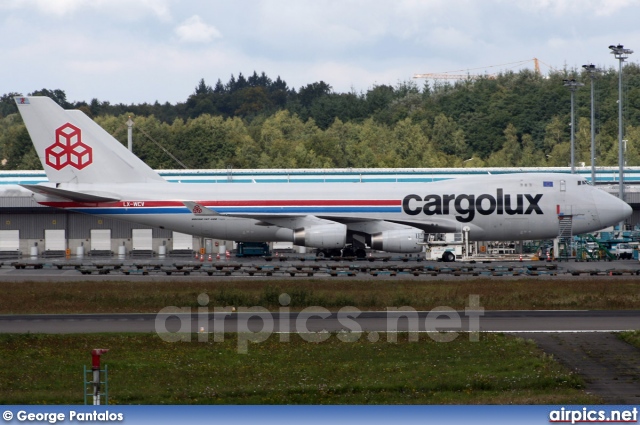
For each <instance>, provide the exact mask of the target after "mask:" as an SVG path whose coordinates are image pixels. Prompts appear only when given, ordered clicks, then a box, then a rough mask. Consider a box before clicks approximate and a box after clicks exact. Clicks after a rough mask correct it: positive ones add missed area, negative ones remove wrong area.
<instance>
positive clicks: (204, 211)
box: [182, 201, 220, 215]
mask: <svg viewBox="0 0 640 425" xmlns="http://www.w3.org/2000/svg"><path fill="white" fill-rule="evenodd" d="M182 203H183V204H184V206H185V207H187V208H189V211H191V212H192V213H193V214H194V215H220V214H219V213H218V212H217V211H214V210H212V209H211V208H207V207H205V206H204V205H201V204H198V203H197V202H192V201H183V202H182Z"/></svg>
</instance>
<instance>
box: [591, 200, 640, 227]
mask: <svg viewBox="0 0 640 425" xmlns="http://www.w3.org/2000/svg"><path fill="white" fill-rule="evenodd" d="M594 200H595V202H596V208H597V209H598V216H599V217H600V222H601V223H602V225H603V226H605V227H607V226H613V225H616V224H618V223H620V222H621V221H623V220H625V219H626V218H627V217H629V216H630V215H631V213H633V209H632V208H631V206H630V205H629V204H627V203H626V202H624V201H621V200H620V199H619V198H617V197H615V196H613V195H609V194H608V193H606V192H604V191H602V193H599V194H598V195H597V196H594Z"/></svg>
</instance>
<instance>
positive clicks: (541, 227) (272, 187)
mask: <svg viewBox="0 0 640 425" xmlns="http://www.w3.org/2000/svg"><path fill="white" fill-rule="evenodd" d="M58 187H59V188H62V189H68V190H72V191H75V192H82V193H91V194H98V195H115V197H117V198H119V199H121V201H118V202H106V203H91V204H88V203H74V202H69V201H53V200H52V199H50V198H49V199H41V200H40V201H41V203H43V204H44V205H49V206H53V207H58V208H65V209H70V210H74V211H77V212H81V213H87V214H94V215H98V216H103V217H110V218H116V219H122V220H126V221H130V222H135V223H140V224H145V225H149V226H154V227H161V228H166V229H170V230H174V231H178V232H182V233H188V234H192V235H197V236H203V237H210V238H216V239H222V240H242V241H291V240H292V238H293V236H292V235H293V231H294V229H292V228H289V227H286V226H283V225H282V222H281V220H280V221H279V222H278V225H274V224H273V220H272V219H274V218H277V217H283V218H290V217H303V216H313V217H318V218H321V219H325V220H335V221H336V222H340V223H344V224H346V225H347V228H350V227H351V226H352V225H355V223H361V222H363V221H375V220H384V221H387V222H392V223H399V224H404V225H408V226H412V227H415V228H417V229H420V230H423V231H427V232H436V231H437V232H453V231H460V230H462V229H463V228H464V227H466V226H468V227H469V228H470V231H469V238H470V240H523V239H547V238H554V237H557V236H558V228H559V225H558V222H559V216H562V215H565V216H572V225H573V234H580V233H586V232H592V231H596V230H599V229H602V228H604V227H607V226H611V225H613V224H616V223H618V222H619V221H620V220H623V219H624V218H625V217H627V216H629V215H630V213H631V208H630V207H629V206H628V205H627V204H626V203H624V202H622V201H620V200H619V199H618V198H616V197H614V196H612V195H609V194H607V193H606V192H604V191H602V190H599V189H596V188H594V187H592V186H590V185H588V184H586V182H584V181H583V179H582V178H581V177H579V176H575V175H568V174H519V175H514V174H510V175H487V176H480V177H478V176H475V177H470V178H459V179H455V180H449V181H441V182H434V183H290V184H269V183H259V184H258V183H254V184H251V183H217V184H198V183H191V184H190V183H166V184H162V183H131V184H110V185H109V184H89V185H83V184H60V185H58ZM183 201H193V202H197V203H198V204H200V205H203V206H205V207H206V208H208V209H209V210H211V211H213V212H215V213H217V214H210V215H196V214H193V213H192V211H190V210H189V209H188V208H187V207H186V206H185V205H184V204H183Z"/></svg>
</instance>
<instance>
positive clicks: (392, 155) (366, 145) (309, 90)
mask: <svg viewBox="0 0 640 425" xmlns="http://www.w3.org/2000/svg"><path fill="white" fill-rule="evenodd" d="M573 78H575V79H576V80H577V81H579V82H583V83H584V84H585V85H584V87H580V88H579V89H578V90H577V91H576V92H575V105H576V117H575V124H576V131H575V146H576V165H579V163H580V162H585V163H586V164H587V165H588V164H590V147H591V124H590V114H591V112H590V107H591V106H590V94H591V87H590V85H591V79H590V78H589V74H587V73H586V72H583V71H582V70H565V71H553V72H552V73H551V74H549V75H547V76H542V75H539V74H537V73H535V72H533V71H530V70H522V71H519V72H505V73H501V74H499V75H497V76H495V77H489V76H485V77H480V78H469V79H467V80H461V81H457V82H449V81H448V80H436V81H431V82H426V83H425V82H424V81H420V80H411V81H407V82H399V83H398V84H397V85H395V86H389V85H377V86H374V87H372V88H370V89H369V90H367V91H366V92H360V93H357V92H349V93H336V92H334V91H333V89H332V87H331V86H330V85H329V84H327V83H325V82H324V81H320V82H315V83H311V84H308V85H306V86H303V87H300V88H299V89H297V90H296V89H294V88H291V87H289V86H288V85H287V83H286V82H285V81H283V80H282V79H281V78H280V77H278V78H276V79H275V80H272V79H271V78H269V77H268V76H267V75H265V73H261V74H258V73H256V72H254V73H253V75H251V76H250V77H248V78H247V77H245V76H244V75H243V74H242V73H240V74H238V76H237V77H235V76H233V75H232V76H231V78H230V79H229V81H228V82H227V83H226V84H224V83H222V81H221V80H220V79H218V81H217V82H216V84H215V85H214V86H210V85H208V84H207V83H206V82H205V80H204V79H202V80H200V81H199V82H198V84H197V85H196V87H195V89H194V92H193V93H192V94H191V95H189V96H188V98H187V99H186V101H185V102H184V103H177V104H175V105H172V104H170V103H165V104H160V103H158V102H156V103H154V104H147V103H144V104H138V105H133V104H132V105H124V104H117V105H112V104H111V103H109V102H108V101H100V100H98V99H93V100H91V101H90V102H88V103H87V102H84V101H80V102H70V101H68V100H67V98H66V94H65V92H64V90H60V89H55V90H49V89H42V90H36V91H34V92H33V93H29V94H31V95H44V96H49V97H51V98H53V99H54V100H55V101H56V102H57V103H58V104H60V105H61V106H63V107H64V108H68V109H69V108H75V109H80V110H82V111H84V112H85V113H86V114H87V115H89V116H91V117H92V118H93V119H94V120H95V121H96V122H98V123H99V124H100V125H101V126H102V127H104V128H105V129H106V130H107V131H108V132H109V133H111V134H113V135H114V137H116V138H117V139H118V140H120V141H121V142H122V143H123V144H125V145H126V138H127V126H126V124H125V123H126V121H127V119H128V117H129V116H131V117H132V119H133V121H134V123H135V124H134V152H135V153H136V154H137V155H138V156H139V157H141V158H142V159H143V160H144V161H145V162H146V163H148V164H149V165H150V166H151V167H153V168H156V169H172V168H180V167H181V166H180V165H179V164H178V163H177V162H176V161H175V160H174V159H173V158H172V156H174V157H175V158H178V159H179V160H180V162H181V163H183V164H184V166H186V167H188V168H228V167H233V168H333V167H340V168H346V167H362V168H364V167H411V168H416V167H421V168H422V167H484V166H487V167H488V166H492V167H493V166H497V167H519V166H522V167H533V166H563V167H564V166H567V165H568V164H569V162H570V122H571V121H570V111H571V104H570V91H569V90H568V88H567V87H565V86H564V84H563V80H565V79H573ZM623 80H624V81H623V87H624V89H623V91H624V93H623V99H624V101H623V102H624V104H623V107H624V122H625V139H626V140H628V142H627V150H626V161H627V165H630V166H632V165H640V67H639V66H638V65H636V64H632V63H630V64H628V65H626V66H625V68H624V71H623ZM416 81H418V82H416ZM594 81H595V86H594V87H595V105H596V111H595V113H596V120H595V122H596V133H597V135H596V164H597V165H598V166H606V165H617V163H618V73H617V70H614V69H613V68H611V69H609V70H604V71H603V72H602V73H601V74H600V75H599V76H598V77H597V78H596V79H595V80H594ZM16 95H21V93H7V94H5V95H3V96H2V97H0V128H1V129H2V131H1V133H0V170H18V169H41V168H42V166H41V165H40V162H39V161H38V158H37V156H36V154H35V151H34V150H33V148H32V145H31V142H30V140H29V135H28V133H27V132H26V129H25V127H24V124H23V123H22V120H21V118H20V116H19V114H18V113H17V109H16V106H15V103H14V101H13V96H16ZM159 146H161V147H162V148H161V149H160V148H159ZM166 152H169V153H170V154H168V153H166Z"/></svg>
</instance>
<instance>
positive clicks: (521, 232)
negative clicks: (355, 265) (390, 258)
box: [15, 97, 632, 254]
mask: <svg viewBox="0 0 640 425" xmlns="http://www.w3.org/2000/svg"><path fill="white" fill-rule="evenodd" d="M15 100H16V102H17V104H18V109H19V110H20V114H21V115H22V118H23V119H24V122H25V124H26V126H27V130H28V131H29V135H30V136H31V139H32V141H33V143H34V145H35V148H36V151H37V153H38V156H39V157H40V161H42V165H43V167H44V170H45V172H46V174H47V177H48V180H49V182H48V183H41V184H37V185H23V186H24V187H26V188H27V189H30V190H31V191H33V192H34V194H35V195H34V196H35V197H36V200H37V201H38V203H40V204H42V205H46V206H50V207H55V208H62V209H67V210H72V211H76V212H80V213H85V214H92V215H95V216H102V217H110V218H117V219H122V220H126V221H129V222H135V223H140V224H145V225H148V226H154V227H160V228H163V229H170V230H174V231H177V232H182V233H187V234H191V235H196V236H201V237H207V238H215V239H220V240H235V241H246V242H269V241H288V242H293V243H294V244H295V245H299V246H306V247H313V248H318V250H319V252H321V253H322V252H330V251H331V250H336V249H343V248H346V249H347V250H350V251H349V252H353V253H355V252H356V251H357V253H358V254H361V253H362V252H364V251H363V249H364V248H365V247H366V246H369V247H371V248H373V249H376V250H381V251H388V252H399V253H413V252H420V251H421V250H422V248H423V245H422V244H423V239H422V235H423V234H424V233H444V232H459V231H461V229H463V228H467V229H466V230H468V232H469V233H468V234H469V240H483V241H486V240H489V241H497V240H524V239H533V240H537V239H550V238H556V237H558V233H559V217H560V216H567V215H570V216H572V226H573V234H580V233H587V232H593V231H596V230H599V229H602V228H605V227H608V226H611V225H614V224H617V223H619V222H620V221H622V220H624V219H625V218H627V217H629V216H630V215H631V212H632V210H631V207H630V206H629V205H628V204H626V203H625V202H623V201H621V200H620V199H618V198H616V197H614V196H612V195H610V194H608V193H606V192H604V191H603V190H600V189H597V188H595V187H593V186H591V185H589V184H588V183H587V182H586V181H585V180H584V179H583V178H582V177H580V176H577V175H572V174H558V173H549V174H543V173H540V174H530V173H526V174H504V175H486V176H473V177H469V178H458V179H452V180H447V181H439V182H433V183H378V184H371V183H352V184H349V183H292V184H269V183H234V184H220V183H217V184H216V183H214V184H202V183H196V184H190V183H169V182H167V181H165V180H164V179H163V178H162V177H161V176H160V175H158V174H157V173H156V172H155V171H154V170H152V169H151V168H150V167H149V166H147V165H146V164H145V163H144V162H142V161H141V160H140V159H139V158H138V157H136V156H135V155H134V154H133V153H131V152H129V151H128V150H127V149H126V148H125V147H124V146H123V145H122V144H120V142H118V141H117V140H116V139H114V138H113V137H112V136H111V135H109V134H108V133H107V132H106V131H105V130H104V129H102V128H101V127H100V126H99V125H98V124H96V123H95V122H94V121H93V120H92V119H91V118H89V117H88V116H86V115H85V114H84V113H82V112H81V111H75V110H74V111H69V110H64V109H63V108H61V107H60V106H58V105H57V104H56V103H55V102H54V101H53V100H51V99H49V98H47V97H17V98H16V99H15ZM212 154H213V155H215V152H213V153H212Z"/></svg>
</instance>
